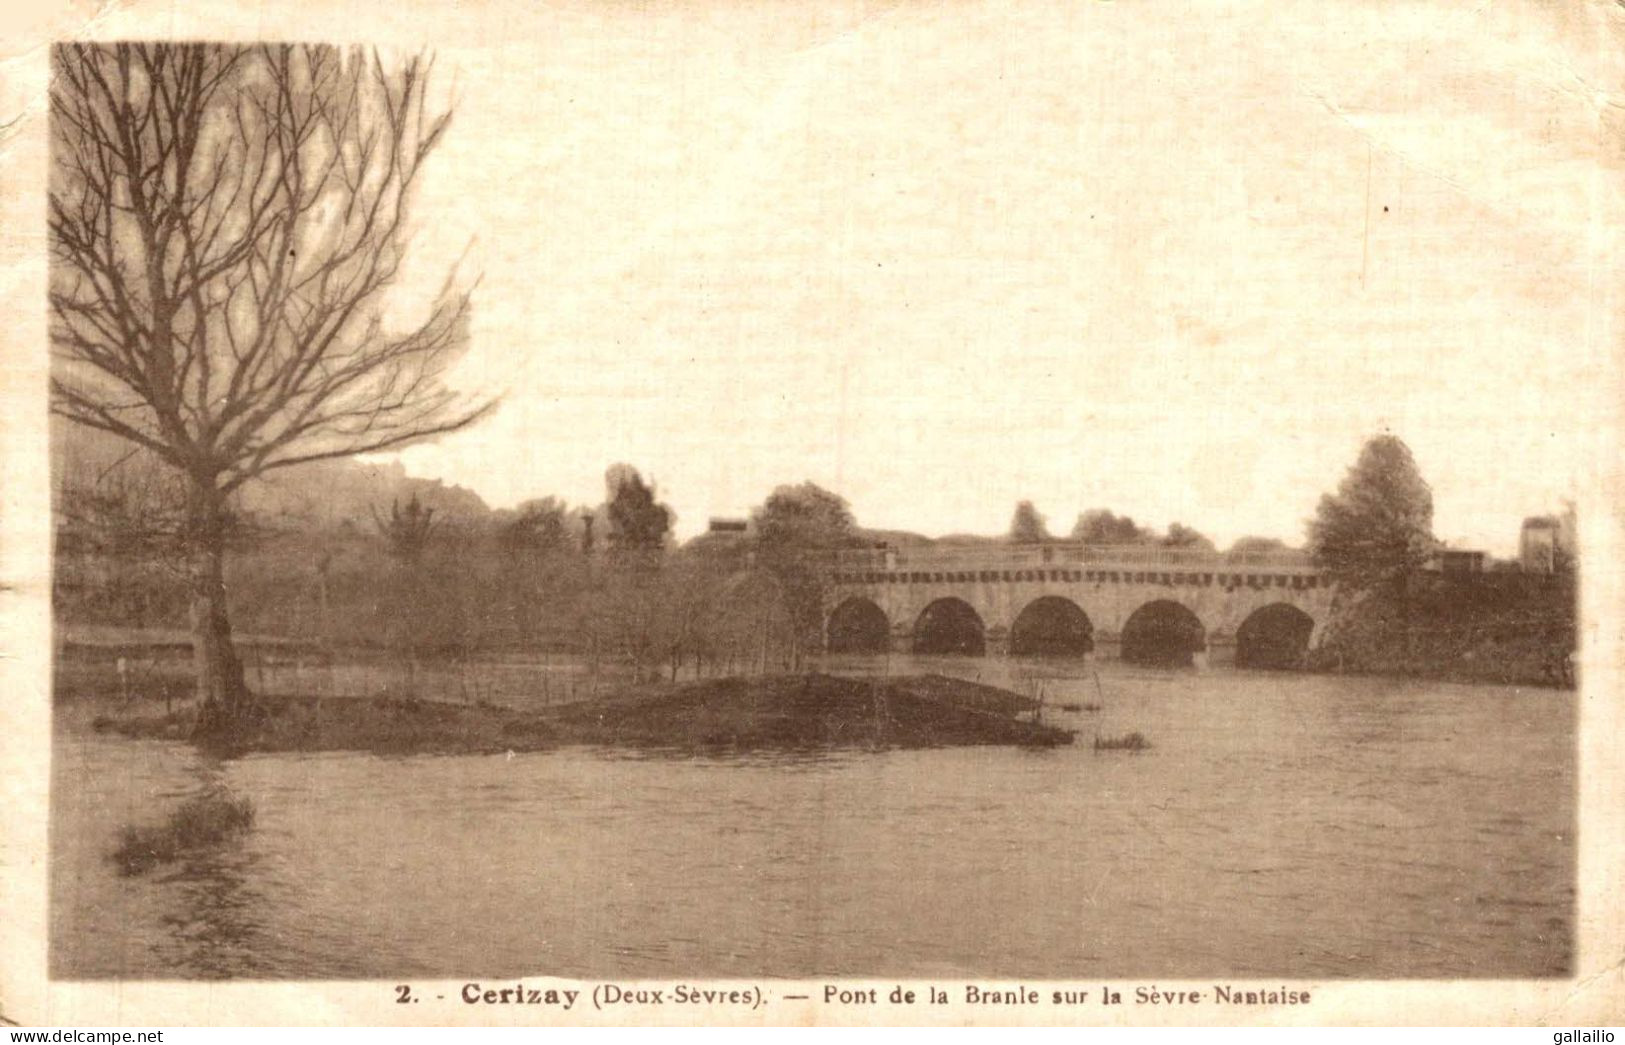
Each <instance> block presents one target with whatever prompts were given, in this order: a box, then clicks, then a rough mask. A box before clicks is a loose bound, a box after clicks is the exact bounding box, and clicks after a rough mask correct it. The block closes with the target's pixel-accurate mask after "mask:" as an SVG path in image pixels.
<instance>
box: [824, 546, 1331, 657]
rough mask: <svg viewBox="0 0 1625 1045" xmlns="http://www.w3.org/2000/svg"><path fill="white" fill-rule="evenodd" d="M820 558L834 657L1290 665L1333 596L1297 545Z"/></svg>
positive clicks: (894, 552)
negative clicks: (1036, 657)
mask: <svg viewBox="0 0 1625 1045" xmlns="http://www.w3.org/2000/svg"><path fill="white" fill-rule="evenodd" d="M820 566H821V569H822V571H823V572H824V579H825V584H824V586H823V588H824V596H823V603H824V605H823V610H824V615H823V616H824V642H825V648H826V649H828V650H829V651H831V652H871V653H872V652H881V651H886V650H890V651H892V652H905V653H962V654H969V655H1003V654H1006V653H1010V654H1019V655H1027V654H1055V655H1081V654H1085V653H1093V654H1094V655H1096V656H1103V657H1121V658H1122V659H1124V660H1128V661H1133V662H1137V663H1149V664H1182V663H1183V664H1189V663H1192V662H1193V661H1196V660H1199V659H1200V660H1205V661H1206V662H1207V663H1212V664H1230V663H1236V664H1239V665H1242V666H1254V667H1281V668H1289V667H1295V666H1297V665H1298V664H1299V663H1300V662H1301V659H1302V657H1303V654H1304V653H1305V651H1307V650H1308V649H1310V648H1312V647H1313V646H1314V645H1316V644H1317V643H1318V642H1319V641H1320V637H1321V632H1322V630H1323V628H1324V626H1325V623H1326V619H1327V616H1328V612H1329V609H1330V605H1331V597H1332V590H1331V586H1330V584H1329V582H1328V581H1327V579H1326V577H1325V576H1324V575H1323V574H1321V573H1320V571H1319V570H1317V569H1316V568H1315V567H1314V565H1313V564H1312V563H1311V562H1310V561H1309V557H1308V555H1307V554H1305V553H1303V552H1299V551H1291V550H1281V551H1270V552H1249V553H1235V554H1221V553H1218V552H1209V551H1200V550H1192V549H1181V548H1160V547H1148V546H1145V545H1085V544H1076V543H1055V544H1044V545H1032V546H1003V547H997V548H989V547H967V548H943V547H941V546H933V547H930V548H923V549H919V550H911V549H891V548H887V549H876V550H863V551H854V552H841V553H838V554H836V555H833V556H830V557H828V558H827V559H825V560H822V561H821V564H820Z"/></svg>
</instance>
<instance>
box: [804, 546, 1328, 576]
mask: <svg viewBox="0 0 1625 1045" xmlns="http://www.w3.org/2000/svg"><path fill="white" fill-rule="evenodd" d="M819 562H820V564H821V565H822V567H823V568H824V569H826V570H828V571H832V572H835V571H845V570H933V571H935V570H965V569H982V568H985V569H1027V568H1034V567H1045V566H1057V567H1062V566H1067V565H1086V566H1106V567H1110V566H1114V565H1115V566H1124V567H1168V568H1180V569H1192V568H1195V569H1208V570H1227V571H1238V570H1247V569H1252V570H1255V571H1257V570H1273V571H1276V572H1292V573H1318V572H1319V571H1318V570H1317V569H1316V567H1315V565H1314V563H1313V561H1312V560H1311V558H1310V556H1309V553H1308V552H1306V551H1301V550H1299V549H1295V548H1283V549H1276V550H1272V551H1253V552H1214V551H1208V550H1206V549H1201V548H1164V547H1160V546H1157V545H1146V544H1085V543H1082V542H1076V541H1071V542H1067V541H1057V542H1054V543H1050V544H1029V545H1020V544H1012V545H1000V546H997V547H981V546H976V545H969V546H964V545H956V546H950V547H942V546H930V547H924V548H859V549H850V550H846V551H838V552H832V553H829V554H827V555H825V556H822V557H820V559H819Z"/></svg>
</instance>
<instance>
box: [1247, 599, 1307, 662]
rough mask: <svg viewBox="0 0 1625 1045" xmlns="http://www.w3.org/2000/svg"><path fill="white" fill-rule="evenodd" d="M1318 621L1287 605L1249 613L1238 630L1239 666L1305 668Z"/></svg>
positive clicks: (1276, 604) (1278, 603) (1284, 603)
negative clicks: (1304, 657) (1311, 639)
mask: <svg viewBox="0 0 1625 1045" xmlns="http://www.w3.org/2000/svg"><path fill="white" fill-rule="evenodd" d="M1314 630H1315V619H1314V618H1313V617H1311V616H1309V614H1307V613H1305V612H1304V611H1303V610H1301V609H1299V608H1298V607H1296V606H1294V605H1292V604H1291V603H1286V602H1274V603H1271V604H1270V605H1268V606H1265V607H1263V608H1262V609H1257V610H1254V611H1253V612H1252V613H1250V614H1248V616H1247V619H1246V620H1244V621H1242V622H1241V627H1240V628H1237V629H1236V667H1238V668H1268V669H1272V670H1290V669H1292V668H1298V667H1302V665H1303V655H1304V653H1305V652H1307V651H1308V649H1309V636H1310V635H1312V634H1313V633H1314Z"/></svg>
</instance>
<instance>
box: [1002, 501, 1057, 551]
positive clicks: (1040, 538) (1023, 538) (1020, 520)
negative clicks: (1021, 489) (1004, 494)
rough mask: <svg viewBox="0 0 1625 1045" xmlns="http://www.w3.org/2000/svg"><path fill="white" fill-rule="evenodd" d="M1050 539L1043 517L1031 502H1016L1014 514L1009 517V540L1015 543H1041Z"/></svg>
mask: <svg viewBox="0 0 1625 1045" xmlns="http://www.w3.org/2000/svg"><path fill="white" fill-rule="evenodd" d="M1051 539H1052V538H1051V537H1050V535H1049V529H1048V528H1047V527H1046V526H1045V523H1044V517H1043V516H1042V515H1040V514H1038V509H1037V508H1034V507H1033V502H1031V501H1022V502H1020V503H1019V504H1017V505H1016V513H1015V515H1013V516H1011V517H1010V540H1012V541H1014V542H1015V543H1016V544H1043V543H1045V542H1046V541H1049V540H1051Z"/></svg>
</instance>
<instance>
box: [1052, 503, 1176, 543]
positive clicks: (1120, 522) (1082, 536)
mask: <svg viewBox="0 0 1625 1045" xmlns="http://www.w3.org/2000/svg"><path fill="white" fill-rule="evenodd" d="M1072 539H1073V540H1075V541H1087V542H1088V543H1090V544H1145V543H1147V542H1149V541H1152V540H1155V539H1156V535H1155V534H1153V533H1152V532H1151V531H1150V530H1147V529H1146V528H1145V527H1143V526H1140V525H1138V524H1137V523H1135V521H1134V520H1133V519H1131V518H1129V517H1128V516H1126V515H1114V514H1113V513H1112V512H1111V511H1109V510H1107V509H1105V508H1092V509H1090V510H1089V511H1087V512H1084V513H1083V514H1082V515H1079V516H1078V521H1077V522H1076V523H1074V524H1073V526H1072Z"/></svg>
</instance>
